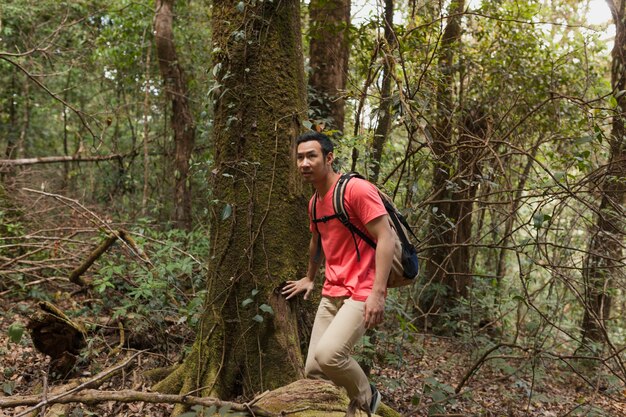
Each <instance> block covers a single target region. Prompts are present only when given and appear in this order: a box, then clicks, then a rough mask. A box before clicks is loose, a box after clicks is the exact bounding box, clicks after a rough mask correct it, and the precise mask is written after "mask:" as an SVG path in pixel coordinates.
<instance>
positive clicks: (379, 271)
mask: <svg viewBox="0 0 626 417" xmlns="http://www.w3.org/2000/svg"><path fill="white" fill-rule="evenodd" d="M395 243H396V242H395V241H394V239H393V235H392V234H387V236H385V237H383V238H382V239H379V240H378V242H377V243H376V277H375V279H374V286H373V288H372V292H377V293H379V294H384V293H385V291H386V290H387V280H388V279H389V271H391V264H392V262H393V253H394V251H395Z"/></svg>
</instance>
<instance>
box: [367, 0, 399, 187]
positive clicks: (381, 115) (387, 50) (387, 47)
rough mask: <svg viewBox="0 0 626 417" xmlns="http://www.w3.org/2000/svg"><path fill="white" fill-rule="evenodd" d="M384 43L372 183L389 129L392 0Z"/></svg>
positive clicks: (387, 8) (392, 68)
mask: <svg viewBox="0 0 626 417" xmlns="http://www.w3.org/2000/svg"><path fill="white" fill-rule="evenodd" d="M384 21H385V44H384V45H383V47H382V48H380V51H381V52H382V54H383V57H384V66H383V81H382V86H381V89H380V106H379V107H378V124H377V125H376V130H375V131H374V141H373V144H372V145H373V146H372V163H371V177H370V179H371V180H372V182H373V183H378V175H379V173H380V162H381V159H382V154H383V147H384V146H385V142H387V138H388V137H389V133H390V131H391V85H392V84H391V82H392V81H393V72H394V71H395V63H394V58H393V55H392V51H393V50H394V49H395V44H396V42H395V34H394V32H393V0H385V16H384Z"/></svg>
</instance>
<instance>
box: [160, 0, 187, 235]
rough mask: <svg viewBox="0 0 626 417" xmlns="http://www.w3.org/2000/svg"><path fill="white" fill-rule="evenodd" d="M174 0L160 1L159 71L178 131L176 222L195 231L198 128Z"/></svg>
mask: <svg viewBox="0 0 626 417" xmlns="http://www.w3.org/2000/svg"><path fill="white" fill-rule="evenodd" d="M173 16H174V0H157V2H156V17H155V19H154V33H155V39H156V51H157V57H158V59H159V70H160V71H161V77H163V85H164V86H165V90H166V92H167V97H168V98H169V99H170V100H171V102H172V129H173V130H174V211H173V216H172V217H173V220H174V222H176V224H177V226H178V227H179V228H183V229H190V228H191V179H190V178H189V160H190V158H191V152H192V151H193V145H194V139H195V125H194V121H193V116H192V114H191V110H190V108H189V99H188V97H187V84H186V80H185V74H184V72H183V68H182V66H181V65H180V63H179V61H178V55H177V54H176V48H175V46H174V35H173V33H172V21H173Z"/></svg>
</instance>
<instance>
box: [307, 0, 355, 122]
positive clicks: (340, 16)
mask: <svg viewBox="0 0 626 417" xmlns="http://www.w3.org/2000/svg"><path fill="white" fill-rule="evenodd" d="M309 21H310V31H311V36H310V38H311V41H310V50H309V51H310V54H309V62H310V66H311V74H310V76H309V87H310V90H311V91H310V94H311V95H310V98H309V113H310V116H311V119H313V120H315V121H316V124H320V123H323V124H324V125H325V127H326V129H327V130H329V129H331V130H335V129H336V130H340V131H342V132H343V128H344V120H345V98H344V90H345V89H346V82H347V79H348V57H349V49H348V28H349V26H350V0H311V3H310V4H309Z"/></svg>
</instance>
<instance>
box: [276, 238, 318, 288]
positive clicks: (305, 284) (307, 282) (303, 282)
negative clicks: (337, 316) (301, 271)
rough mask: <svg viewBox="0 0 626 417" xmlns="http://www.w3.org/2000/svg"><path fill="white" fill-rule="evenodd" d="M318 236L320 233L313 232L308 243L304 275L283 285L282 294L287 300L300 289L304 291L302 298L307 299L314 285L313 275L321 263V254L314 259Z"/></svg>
mask: <svg viewBox="0 0 626 417" xmlns="http://www.w3.org/2000/svg"><path fill="white" fill-rule="evenodd" d="M319 238H320V235H319V234H318V233H317V232H313V235H312V236H311V242H310V243H309V267H308V269H307V272H306V276H305V277H304V278H301V279H299V280H298V281H287V284H286V285H285V286H284V287H283V291H282V294H283V295H284V296H285V298H286V299H287V300H289V299H290V298H291V297H294V296H296V295H298V294H299V293H301V292H302V291H305V293H304V299H305V300H308V299H309V294H310V293H311V291H312V290H313V287H314V285H315V276H316V275H317V271H318V270H319V269H320V263H321V256H320V259H315V257H316V255H317V245H318V243H317V242H318V240H319ZM320 255H321V254H320Z"/></svg>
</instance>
